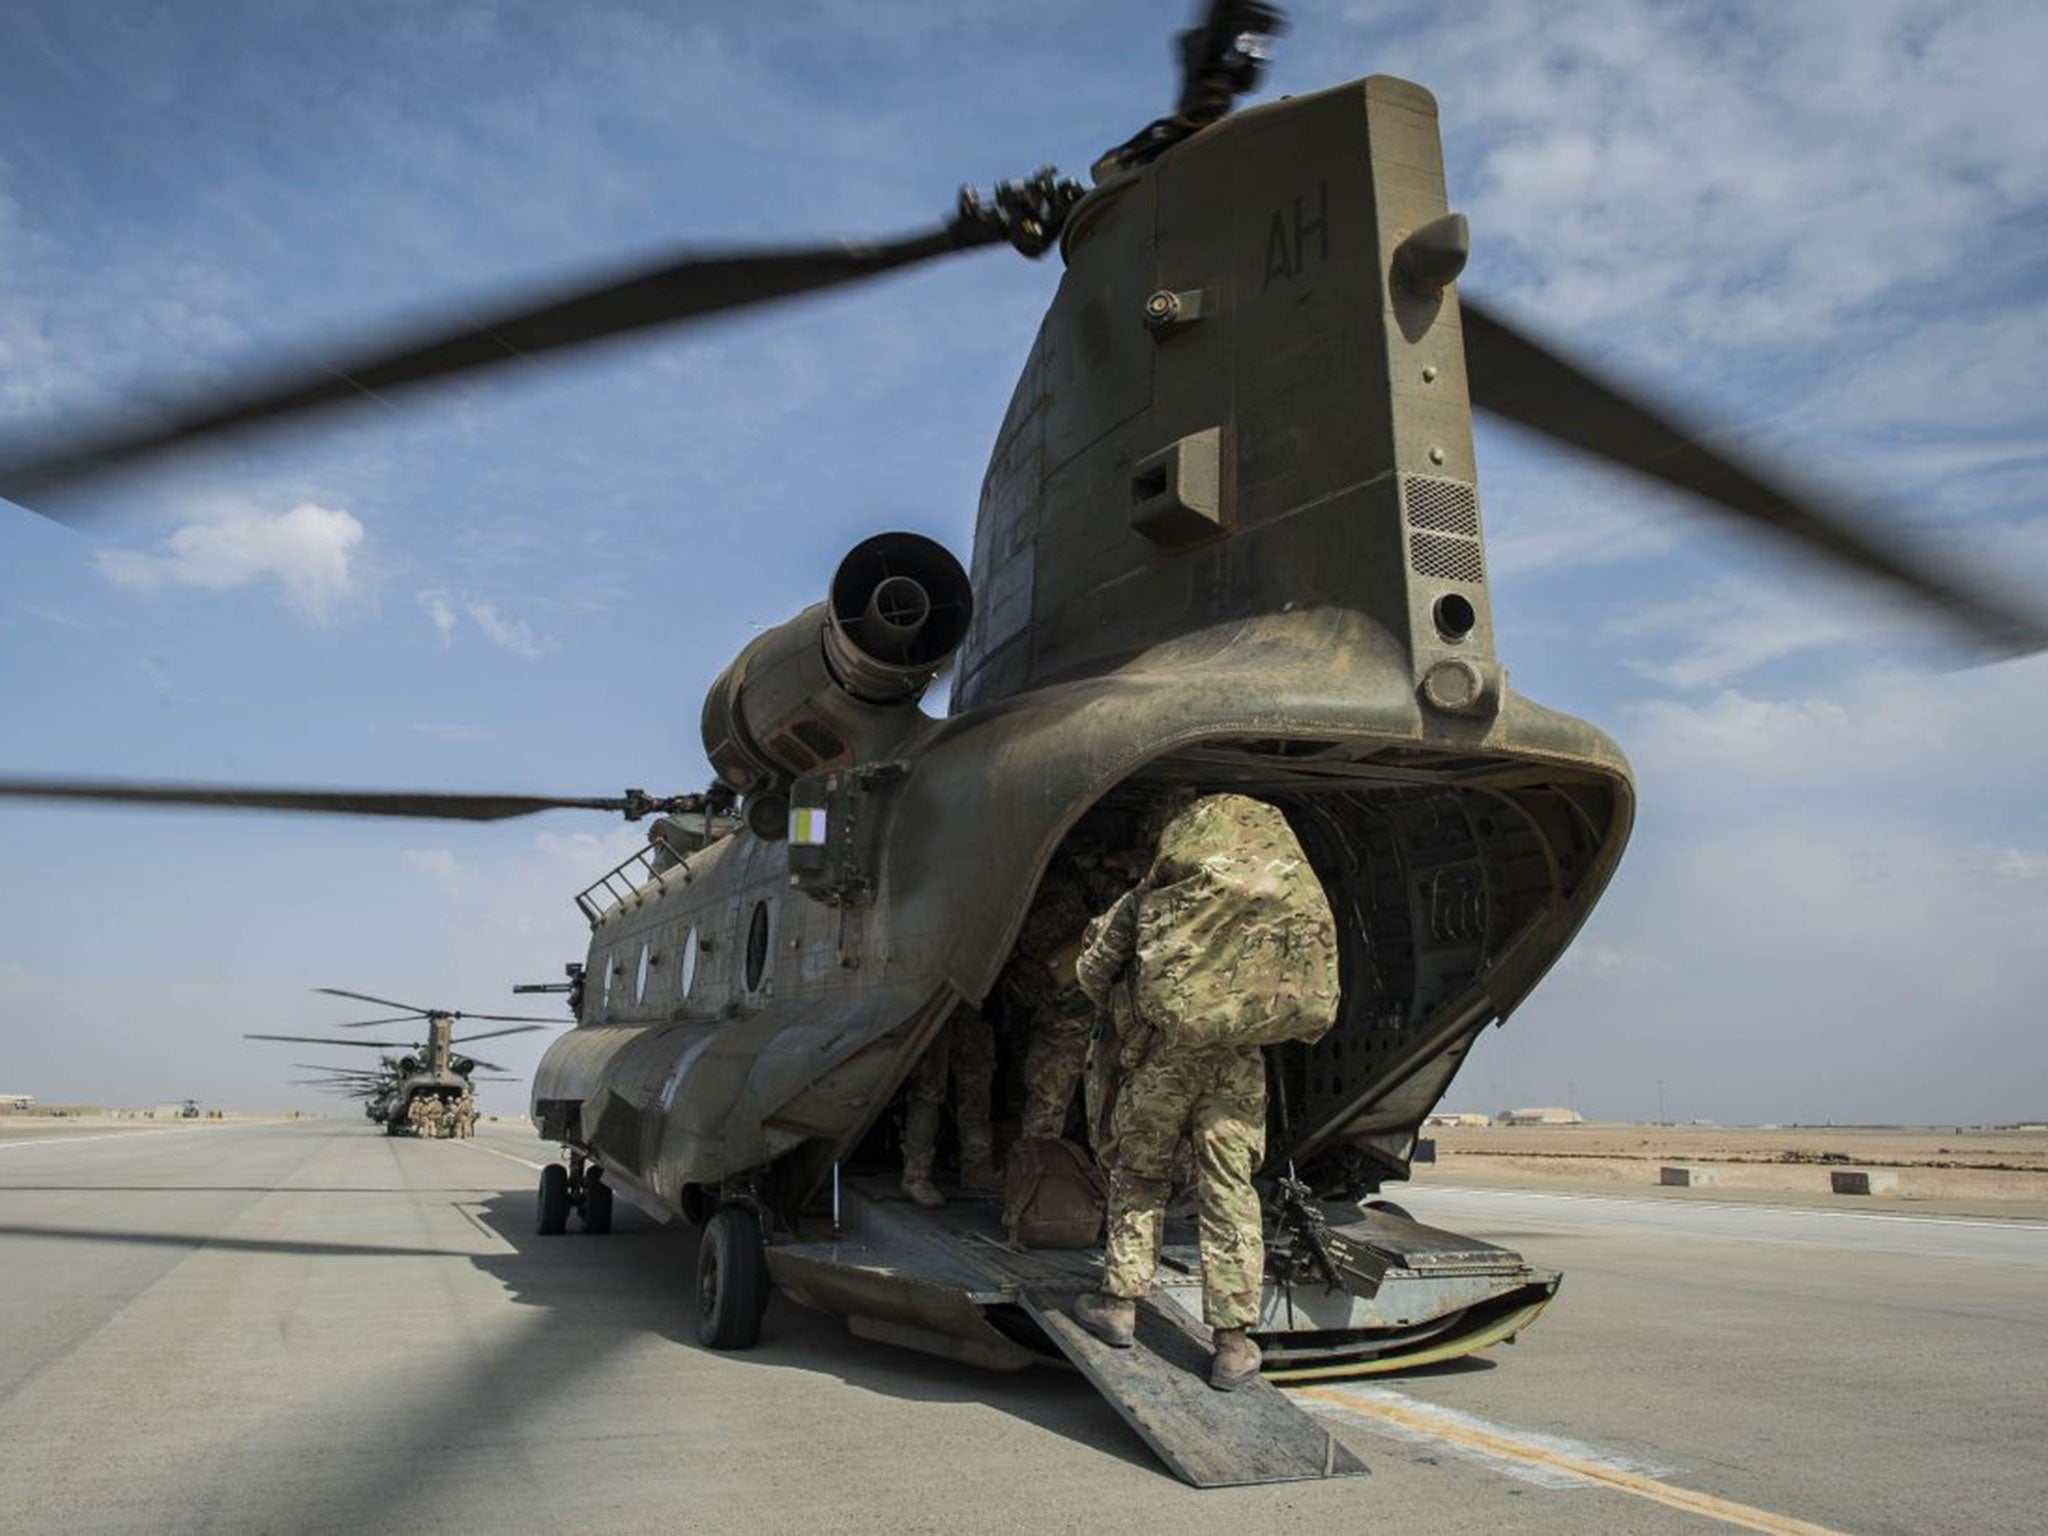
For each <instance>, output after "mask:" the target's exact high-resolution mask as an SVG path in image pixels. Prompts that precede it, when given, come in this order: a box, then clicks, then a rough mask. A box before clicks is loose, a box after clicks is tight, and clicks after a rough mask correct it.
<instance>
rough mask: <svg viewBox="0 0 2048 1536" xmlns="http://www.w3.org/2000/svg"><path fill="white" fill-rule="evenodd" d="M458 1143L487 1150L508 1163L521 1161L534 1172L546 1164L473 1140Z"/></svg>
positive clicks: (476, 1149)
mask: <svg viewBox="0 0 2048 1536" xmlns="http://www.w3.org/2000/svg"><path fill="white" fill-rule="evenodd" d="M458 1145H461V1146H465V1147H468V1148H469V1150H470V1151H472V1152H488V1153H490V1154H491V1156H493V1157H502V1158H503V1159H505V1161H506V1162H508V1163H523V1164H525V1165H526V1166H527V1167H528V1168H531V1169H533V1170H534V1171H535V1172H538V1171H539V1170H540V1169H542V1168H544V1167H546V1166H547V1165H546V1164H545V1163H536V1162H535V1161H533V1159H532V1158H528V1157H520V1156H517V1155H516V1154H514V1153H511V1152H500V1151H499V1150H498V1149H497V1148H496V1147H486V1146H483V1145H481V1144H479V1143H477V1142H474V1141H467V1140H465V1141H462V1142H460V1143H458Z"/></svg>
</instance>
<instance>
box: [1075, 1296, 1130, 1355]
mask: <svg viewBox="0 0 2048 1536" xmlns="http://www.w3.org/2000/svg"><path fill="white" fill-rule="evenodd" d="M1073 1311H1074V1321H1075V1322H1077V1323H1079V1324H1080V1325H1081V1326H1082V1327H1083V1328H1086V1329H1087V1330H1088V1331H1089V1332H1090V1333H1092V1334H1094V1335H1095V1337H1097V1338H1098V1339H1100V1340H1102V1342H1103V1343H1105V1344H1107V1345H1108V1346H1109V1347H1110V1348H1111V1349H1129V1348H1130V1347H1131V1346H1132V1345H1133V1344H1135V1343H1136V1342H1137V1341H1138V1304H1137V1303H1136V1302H1135V1301H1127V1300H1125V1299H1124V1298H1123V1297H1121V1296H1105V1295H1102V1294H1101V1293H1100V1292H1097V1291H1083V1292H1082V1293H1081V1294H1080V1295H1078V1296H1076V1297H1075V1298H1074V1308H1073Z"/></svg>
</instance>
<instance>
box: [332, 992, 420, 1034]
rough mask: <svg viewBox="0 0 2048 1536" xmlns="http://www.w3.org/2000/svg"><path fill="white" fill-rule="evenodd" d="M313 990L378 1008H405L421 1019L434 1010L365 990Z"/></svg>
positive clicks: (344, 1026)
mask: <svg viewBox="0 0 2048 1536" xmlns="http://www.w3.org/2000/svg"><path fill="white" fill-rule="evenodd" d="M313 990H314V991H315V992H318V993H320V994H321V995H322V996H324V997H346V998H352V999H353V1000H354V1001H356V1002H358V1003H375V1004H376V1005H377V1006H378V1007H379V1008H402V1009H404V1010H405V1012H406V1013H408V1014H417V1015H418V1016H419V1017H420V1018H423V1019H424V1018H425V1017H427V1015H428V1014H430V1013H432V1012H433V1011H434V1010H433V1009H431V1008H421V1007H418V1006H416V1005H415V1004H412V1003H397V1002H393V1001H392V1000H391V999H390V998H388V997H372V996H370V994H369V993H367V992H350V991H346V990H344V989H343V988H341V987H315V988H314V989H313ZM341 1027H342V1028H344V1029H345V1028H347V1027H348V1026H347V1025H343V1026H341Z"/></svg>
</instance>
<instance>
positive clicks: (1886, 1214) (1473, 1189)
mask: <svg viewBox="0 0 2048 1536" xmlns="http://www.w3.org/2000/svg"><path fill="white" fill-rule="evenodd" d="M1409 1193H1410V1194H1412V1195H1414V1196H1415V1197H1416V1198H1417V1199H1418V1200H1420V1199H1424V1198H1427V1196H1429V1195H1431V1194H1445V1195H1479V1196H1481V1197H1482V1198H1486V1197H1497V1198H1504V1199H1515V1200H1576V1201H1583V1202H1590V1203H1592V1204H1595V1205H1633V1206H1639V1207H1642V1208H1644V1209H1646V1210H1653V1211H1669V1210H1674V1209H1675V1210H1687V1209H1694V1210H1708V1211H1766V1212H1769V1213H1771V1214H1773V1215H1780V1216H1821V1217H1826V1218H1830V1219H1832V1220H1835V1221H1907V1222H1924V1223H1926V1224H1927V1225H1929V1226H1945V1227H1999V1228H2003V1229H2005V1230H2007V1231H2013V1232H2040V1231H2043V1230H2048V1221H2013V1220H2010V1219H2007V1218H2003V1217H1997V1216H1935V1215H1931V1214H1929V1215H1922V1214H1920V1213H1919V1212H1917V1211H1837V1210H1833V1209H1831V1208H1829V1207H1827V1206H1822V1205H1772V1204H1768V1203H1765V1202H1763V1201H1744V1200H1656V1199H1645V1198H1643V1197H1642V1196H1641V1195H1596V1194H1586V1193H1578V1192H1573V1193H1566V1192H1563V1191H1560V1190H1553V1189H1501V1188H1497V1187H1492V1188H1489V1187H1483V1186H1479V1185H1471V1184H1417V1185H1414V1186H1413V1187H1412V1188H1411V1189H1410V1190H1409Z"/></svg>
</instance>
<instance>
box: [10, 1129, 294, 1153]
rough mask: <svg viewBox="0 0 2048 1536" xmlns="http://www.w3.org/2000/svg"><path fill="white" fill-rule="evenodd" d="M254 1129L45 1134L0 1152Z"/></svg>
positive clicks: (12, 1143)
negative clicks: (92, 1142) (130, 1137)
mask: <svg viewBox="0 0 2048 1536" xmlns="http://www.w3.org/2000/svg"><path fill="white" fill-rule="evenodd" d="M253 1128H254V1127H252V1126H247V1125H216V1126H211V1127H209V1128H207V1129H205V1130H199V1129H196V1128H195V1129H192V1130H182V1129H179V1128H178V1127H176V1126H169V1125H160V1126H158V1127H157V1128H156V1129H155V1130H150V1131H96V1132H94V1133H93V1134H92V1135H90V1136H66V1135H65V1134H64V1133H63V1132H62V1131H54V1132H46V1133H44V1134H43V1135H39V1136H15V1137H10V1138H8V1139H7V1140H5V1141H0V1152H8V1151H12V1150H13V1149H14V1148H16V1147H75V1146H77V1145H78V1144H79V1143H80V1142H85V1141H119V1140H120V1139H121V1138H122V1137H124V1136H210V1135H212V1134H213V1133H214V1132H216V1131H246V1130H251V1129H253Z"/></svg>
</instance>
